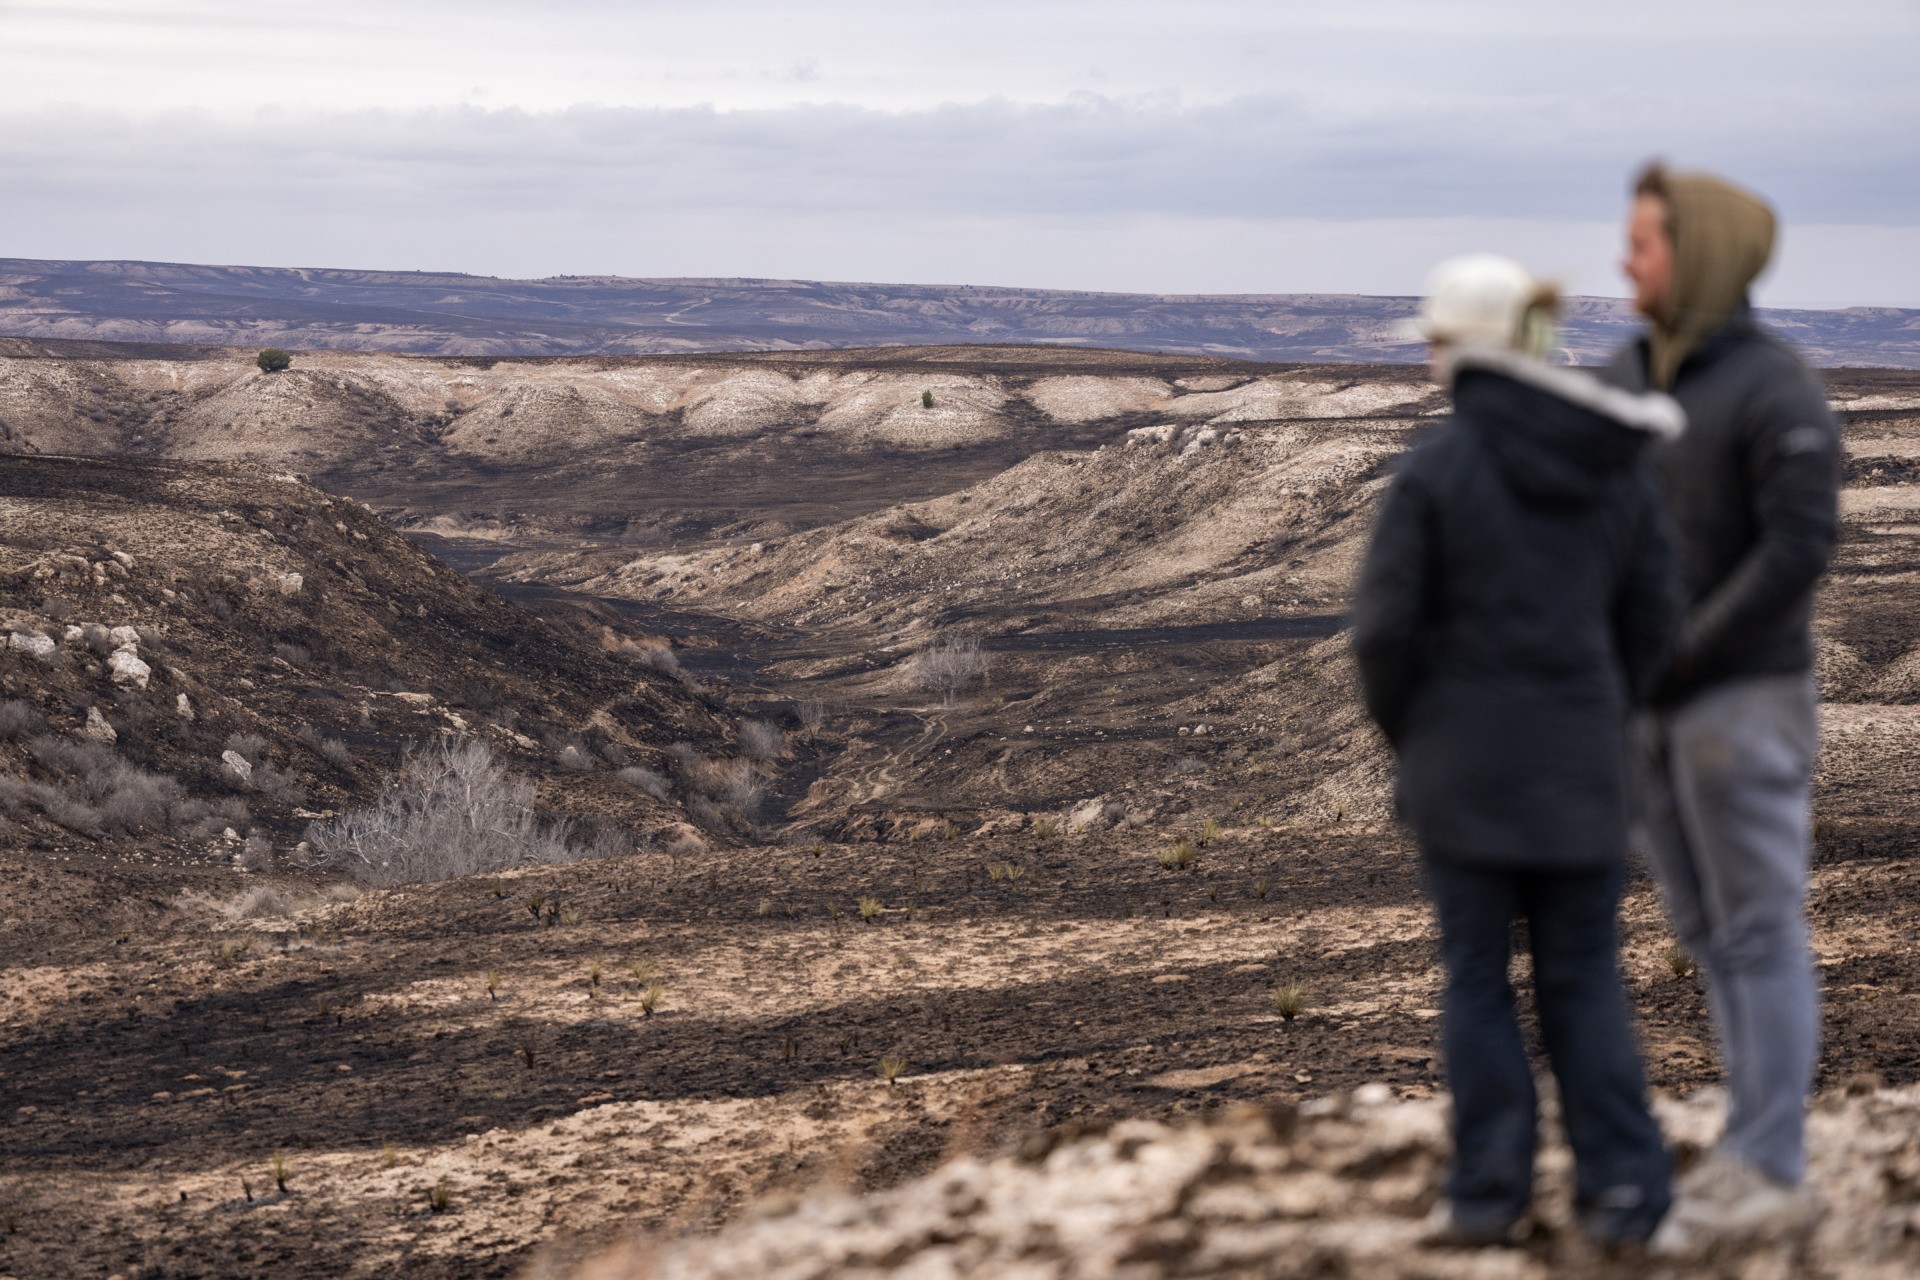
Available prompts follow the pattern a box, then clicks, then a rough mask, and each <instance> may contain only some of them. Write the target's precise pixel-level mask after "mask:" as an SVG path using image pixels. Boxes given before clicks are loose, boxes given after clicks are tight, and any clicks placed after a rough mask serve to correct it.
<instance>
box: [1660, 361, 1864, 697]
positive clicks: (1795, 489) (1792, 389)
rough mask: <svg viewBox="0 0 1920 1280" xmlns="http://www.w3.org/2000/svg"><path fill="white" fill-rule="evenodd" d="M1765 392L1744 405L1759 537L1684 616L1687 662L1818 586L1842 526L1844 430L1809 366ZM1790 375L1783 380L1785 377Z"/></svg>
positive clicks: (1682, 651)
mask: <svg viewBox="0 0 1920 1280" xmlns="http://www.w3.org/2000/svg"><path fill="white" fill-rule="evenodd" d="M1796 373H1798V376H1797V377H1795V378H1793V379H1792V380H1791V381H1787V382H1786V383H1785V385H1781V384H1780V383H1776V384H1775V385H1774V386H1772V387H1770V388H1768V389H1767V390H1766V391H1765V392H1763V393H1761V395H1760V397H1759V398H1758V399H1757V400H1756V401H1755V403H1754V405H1753V406H1752V408H1751V410H1750V411H1749V414H1748V422H1749V425H1748V430H1747V433H1746V440H1745V457H1744V460H1743V462H1744V466H1745V468H1746V473H1747V491H1748V492H1749V493H1751V494H1752V495H1753V511H1754V518H1755V522H1756V524H1757V525H1758V527H1759V538H1758V539H1757V540H1756V541H1755V542H1754V544H1753V546H1752V548H1751V549H1750V550H1748V552H1747V554H1746V555H1745V556H1744V557H1742V558H1741V560H1740V563H1739V564H1737V565H1736V566H1734V570H1733V572H1732V573H1730V574H1728V575H1727V577H1726V579H1725V580H1724V581H1722V582H1721V583H1720V585H1719V586H1717V587H1715V588H1714V589H1713V590H1712V591H1711V592H1709V593H1708V594H1707V596H1706V597H1705V598H1704V599H1702V600H1701V601H1700V602H1699V603H1697V604H1696V605H1695V606H1694V607H1693V610H1692V612H1691V613H1689V614H1688V616H1687V618H1686V620H1685V622H1684V623H1683V625H1682V628H1681V633H1680V642H1679V652H1678V655H1677V656H1678V660H1679V663H1680V666H1681V668H1682V671H1683V672H1684V671H1685V670H1686V669H1687V668H1689V667H1692V666H1694V665H1696V664H1698V663H1700V662H1704V661H1710V660H1711V659H1712V658H1713V657H1714V656H1715V654H1716V653H1717V652H1718V650H1719V649H1720V648H1721V647H1722V646H1723V645H1725V644H1727V643H1729V642H1733V643H1738V641H1739V638H1740V637H1741V636H1742V635H1743V634H1744V633H1746V632H1747V631H1748V630H1749V629H1750V628H1752V627H1755V626H1761V625H1764V624H1766V623H1768V622H1771V621H1773V620H1774V619H1775V618H1778V617H1779V616H1780V615H1782V614H1784V613H1786V612H1787V611H1788V610H1790V609H1792V608H1793V607H1794V606H1795V605H1796V604H1797V603H1799V602H1800V600H1801V599H1802V598H1804V597H1805V596H1806V595H1807V593H1808V592H1810V591H1812V590H1813V588H1814V586H1815V584H1816V583H1818V582H1819V581H1820V575H1821V574H1823V573H1825V572H1826V569H1827V564H1828V562H1829V561H1830V560H1831V559H1832V558H1833V547H1834V542H1835V541H1836V539H1837V537H1838V534H1839V510H1838V508H1839V484H1840V431H1839V427H1838V426H1837V425H1836V424H1835V422H1834V420H1833V414H1832V412H1831V411H1830V410H1829V409H1828V408H1827V402H1826V396H1825V395H1824V394H1823V393H1822V392H1821V390H1820V387H1819V385H1818V384H1817V383H1815V382H1814V380H1813V378H1812V377H1811V375H1808V374H1806V373H1805V372H1804V371H1799V370H1796ZM1783 381H1784V380H1783Z"/></svg>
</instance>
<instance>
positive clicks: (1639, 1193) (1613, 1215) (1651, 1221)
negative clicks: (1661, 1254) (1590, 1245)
mask: <svg viewBox="0 0 1920 1280" xmlns="http://www.w3.org/2000/svg"><path fill="white" fill-rule="evenodd" d="M1575 1214H1576V1216H1577V1217H1578V1219H1579V1222H1580V1234H1581V1235H1584V1236H1585V1237H1586V1238H1587V1239H1589V1240H1591V1241H1593V1242H1594V1243H1595V1244H1597V1245H1600V1246H1601V1247H1602V1248H1606V1249H1621V1248H1628V1247H1631V1246H1634V1245H1642V1244H1645V1243H1646V1242H1647V1238H1648V1237H1649V1236H1651V1235H1652V1234H1653V1233H1654V1230H1655V1228H1657V1227H1658V1226H1659V1225H1660V1220H1661V1218H1662V1216H1663V1212H1662V1211H1661V1210H1659V1209H1656V1208H1655V1207H1653V1206H1651V1205H1649V1203H1648V1196H1647V1193H1646V1191H1645V1190H1644V1189H1643V1188H1640V1187H1636V1186H1633V1185H1631V1184H1623V1185H1621V1186H1617V1187H1608V1188H1607V1189H1606V1190H1604V1191H1602V1192H1601V1193H1600V1194H1599V1195H1597V1196H1595V1197H1594V1198H1593V1200H1592V1202H1591V1203H1588V1204H1583V1205H1580V1206H1578V1207H1577V1209H1576V1210H1575Z"/></svg>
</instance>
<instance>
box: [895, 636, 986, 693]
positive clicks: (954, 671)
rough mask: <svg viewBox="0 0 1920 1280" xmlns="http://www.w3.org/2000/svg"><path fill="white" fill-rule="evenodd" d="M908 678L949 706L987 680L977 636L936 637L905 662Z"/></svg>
mask: <svg viewBox="0 0 1920 1280" xmlns="http://www.w3.org/2000/svg"><path fill="white" fill-rule="evenodd" d="M907 674H908V675H909V676H911V677H912V679H913V682H914V683H915V684H917V685H919V686H920V687H921V688H922V689H926V690H928V691H929V692H932V693H937V694H939V695H940V698H941V701H943V702H944V703H946V705H948V706H952V705H953V700H954V699H955V698H957V697H958V696H959V695H960V694H962V693H964V692H966V691H967V690H968V689H971V688H972V687H973V686H974V685H976V684H979V683H980V682H981V681H982V680H984V679H986V675H987V655H986V654H984V653H982V652H980V640H979V638H978V637H976V636H957V635H945V636H937V637H935V639H934V640H933V643H931V644H929V645H928V646H927V647H926V648H924V649H922V650H921V651H920V652H918V653H916V654H914V655H913V656H912V657H911V658H909V659H907Z"/></svg>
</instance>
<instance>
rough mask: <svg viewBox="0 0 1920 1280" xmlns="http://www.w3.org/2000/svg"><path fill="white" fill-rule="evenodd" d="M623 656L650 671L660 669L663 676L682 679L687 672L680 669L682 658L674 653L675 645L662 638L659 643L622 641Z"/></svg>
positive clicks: (621, 650)
mask: <svg viewBox="0 0 1920 1280" xmlns="http://www.w3.org/2000/svg"><path fill="white" fill-rule="evenodd" d="M620 653H621V656H623V657H625V658H629V659H631V660H632V661H634V662H637V663H639V664H640V665H641V666H643V667H646V668H647V669H648V670H650V671H658V672H659V673H660V674H661V675H663V676H671V677H673V678H674V679H676V680H678V679H682V678H684V676H685V674H686V673H685V672H683V671H681V669H680V659H679V657H678V656H677V655H676V654H675V653H674V651H673V646H672V645H670V644H668V643H667V642H666V641H664V640H662V641H660V642H659V643H658V644H636V643H634V642H633V641H631V640H622V641H621V642H620Z"/></svg>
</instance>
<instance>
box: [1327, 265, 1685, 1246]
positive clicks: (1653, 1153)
mask: <svg viewBox="0 0 1920 1280" xmlns="http://www.w3.org/2000/svg"><path fill="white" fill-rule="evenodd" d="M1551 306H1552V301H1551V293H1550V291H1545V290H1542V289H1541V288H1540V286H1538V285H1537V284H1536V283H1535V282H1534V281H1533V280H1532V279H1531V278H1530V277H1529V276H1528V275H1527V273H1526V272H1525V271H1524V270H1522V269H1521V268H1520V267H1519V266H1518V265H1517V264H1514V263H1512V262H1509V261H1507V260H1506V259H1503V258H1495V257H1490V256H1476V257H1473V258H1465V259H1455V260H1453V261H1451V262H1449V263H1446V264H1443V265H1442V267H1441V268H1440V269H1439V270H1438V271H1437V272H1436V273H1435V277H1434V283H1433V287H1432V289H1431V291H1430V296H1429V298H1428V300H1427V302H1426V304H1425V305H1424V308H1423V313H1422V324H1423V328H1424V330H1425V333H1426V336H1427V337H1428V339H1429V340H1430V341H1431V342H1432V343H1433V344H1434V359H1435V368H1436V371H1437V373H1438V375H1439V376H1440V378H1441V380H1442V381H1443V382H1448V383H1450V384H1451V385H1452V389H1453V399H1454V415H1453V417H1452V419H1451V420H1450V421H1448V422H1447V423H1446V424H1445V425H1443V426H1441V427H1440V428H1438V429H1437V430H1436V431H1435V432H1434V433H1433V434H1432V436H1431V438H1429V439H1428V440H1427V441H1426V442H1424V443H1423V444H1421V445H1420V446H1419V447H1418V448H1416V449H1415V450H1414V451H1413V452H1412V453H1410V454H1409V455H1408V456H1407V457H1406V458H1405V459H1404V460H1403V463H1402V465H1401V467H1400V469H1399V471H1398V474H1397V475H1396V476H1395V478H1394V481H1393V483H1392V485H1391V487H1390V488H1389V489H1388V492H1387V494H1386V498H1385V501H1384V504H1383V505H1382V507H1381V511H1380V517H1379V523H1378V525H1377V526H1376V528H1375V531H1374V536H1373V542H1372V545H1371V546H1370V547H1369V549H1368V553H1367V558H1366V563H1365V567H1364V568H1363V569H1362V571H1361V577H1360V583H1359V589H1358V592H1357V599H1356V602H1355V609H1354V618H1353V636H1354V641H1353V642H1354V651H1355V654H1356V656H1357V658H1358V661H1359V666H1360V675H1361V682H1362V685H1363V686H1364V690H1365V694H1366V702H1367V709H1368V711H1369V712H1370V713H1371V714H1372V715H1373V718H1374V719H1375V720H1376V721H1377V722H1378V723H1379V725H1380V728H1381V729H1382V730H1383V731H1384V732H1385V733H1386V736H1387V738H1388V739H1389V740H1390V741H1391V742H1392V744H1393V747H1394V750H1395V751H1396V753H1397V754H1398V756H1399V765H1400V770H1399V790H1398V799H1399V805H1400V811H1401V814H1402V816H1403V817H1404V818H1405V820H1406V821H1407V822H1408V824H1409V825H1410V826H1411V827H1412V828H1413V832H1414V835H1415V838H1416V839H1417V840H1418V842H1419V845H1420V850H1421V854H1422V859H1423V862H1424V864H1425V870H1426V877H1427V884H1428V888H1429V890H1430V892H1431V894H1432V896H1433V900H1434V906H1435V909H1436V914H1437V915H1438V918H1439V924H1440V934H1441V951H1442V955H1443V958H1444V960H1445V962H1446V970H1447V990H1446V1000H1445V1024H1444V1034H1445V1045H1446V1061H1447V1075H1448V1081H1449V1084H1450V1086H1451V1088H1452V1091H1453V1103H1454V1119H1453V1124H1454V1144H1455V1161H1454V1168H1453V1171H1452V1173H1451V1175H1450V1177H1449V1180H1448V1184H1447V1199H1446V1201H1445V1202H1444V1203H1443V1204H1442V1205H1441V1206H1440V1207H1439V1208H1438V1209H1437V1210H1436V1222H1435V1227H1436V1228H1437V1230H1438V1231H1439V1233H1440V1234H1442V1235H1444V1236H1448V1237H1451V1238H1454V1239H1458V1240H1462V1241H1495V1240H1501V1239H1506V1238H1510V1237H1511V1236H1513V1235H1514V1234H1515V1233H1516V1232H1517V1231H1518V1229H1519V1227H1520V1224H1521V1222H1522V1220H1523V1218H1524V1217H1525V1214H1526V1212H1527V1208H1528V1205H1529V1203H1530V1201H1531V1198H1532V1181H1533V1157H1534V1132H1535V1127H1536V1119H1535V1099H1534V1088H1533V1076H1532V1073H1531V1071H1530V1069H1529V1066H1528V1062H1527V1054H1526V1049H1525V1046H1524V1044H1523V1042H1522V1038H1521V1032H1520V1027H1519V1023H1518V1021H1517V1019H1516V1016H1515V1011H1514V996H1513V990H1512V988H1511V986H1510V984H1509V982H1508V977H1507V974H1508V962H1509V958H1510V955H1509V953H1510V947H1511V939H1512V937H1513V931H1512V924H1513V922H1514V921H1515V920H1523V921H1525V922H1526V925H1527V932H1526V937H1527V939H1528V944H1529V947H1530V950H1531V952H1532V957H1533V977H1534V988H1535V994H1536V1001H1537V1004H1538V1008H1539V1014H1540V1029H1541V1032H1542V1035H1543V1038H1544V1040H1545V1043H1546V1049H1547V1054H1548V1057H1549V1059H1550V1061H1551V1064H1552V1067H1553V1072H1554V1076H1555V1078H1556V1079H1557V1080H1558V1082H1559V1086H1560V1095H1561V1106H1562V1112H1563V1115H1564V1117H1565V1123H1566V1128H1567V1136H1568V1140H1569V1141H1570V1143H1571V1145H1572V1147H1573V1151H1574V1157H1575V1163H1576V1179H1575V1196H1576V1201H1577V1203H1576V1209H1577V1211H1578V1213H1579V1217H1580V1221H1581V1223H1582V1226H1583V1228H1584V1229H1585V1230H1586V1231H1587V1232H1588V1233H1589V1234H1590V1235H1592V1236H1594V1237H1596V1238H1598V1239H1600V1240H1602V1241H1605V1242H1608V1243H1621V1242H1627V1241H1636V1240H1644V1239H1645V1238H1646V1236H1648V1235H1649V1234H1651V1233H1652V1231H1653V1229H1654V1227H1655V1226H1657V1225H1658V1223H1659V1220H1660V1217H1661V1215H1662V1214H1664V1213H1665V1212H1666V1209H1667V1206H1668V1204H1669V1202H1670V1199H1671V1193H1670V1191H1669V1186H1668V1178H1669V1161H1668V1157H1667V1154H1666V1151H1665V1149H1664V1147H1663V1145H1662V1143H1661V1139H1660V1132H1659V1129H1658V1127H1657V1126H1656V1124H1655V1123H1654V1121H1653V1119H1652V1117H1651V1115H1650V1114H1649V1112H1648V1110H1647V1104H1646V1097H1645V1085H1644V1077H1643V1072H1642V1067H1641V1061H1640V1053H1639V1047H1638V1044H1637V1041H1636V1037H1635V1035H1634V1030H1633V1025H1632V1019H1631V1016H1630V1013H1629V1010H1628V1006H1627V1000H1626V993H1625V990H1624V988H1623V986H1622V983H1621V979H1620V973H1619V964H1618V955H1617V951H1618V939H1617V925H1616V913H1617V910H1618V907H1619V902H1620V895H1621V891H1622V888H1623V885H1624V882H1625V877H1626V848H1627V820H1628V818H1627V815H1628V795H1627V785H1628V784H1627V759H1628V757H1627V744H1626V734H1627V722H1628V716H1629V713H1630V711H1631V709H1632V707H1633V704H1634V703H1635V701H1636V700H1637V698H1638V695H1639V694H1640V693H1641V692H1642V691H1643V690H1644V688H1645V687H1646V685H1647V683H1648V682H1649V681H1650V680H1652V679H1653V678H1654V677H1655V676H1656V675H1657V674H1658V672H1659V670H1660V659H1661V657H1662V655H1663V653H1664V651H1665V649H1666V647H1667V644H1668V642H1669V639H1670V635H1671V628H1672V621H1673V605H1672V598H1671V589H1670V587H1669V580H1668V564H1667V553H1666V543H1665V540H1664V538H1663V536H1662V532H1661V524H1660V517H1659V515H1658V506H1657V501H1656V498H1655V496H1654V493H1653V491H1652V489H1651V488H1650V487H1649V485H1648V483H1647V481H1646V479H1645V478H1644V477H1643V475H1642V474H1641V470H1640V468H1639V467H1638V465H1637V459H1638V456H1639V454H1640V451H1641V447H1642V445H1643V444H1644V443H1646V441H1647V440H1648V439H1649V438H1650V437H1653V436H1670V435H1674V434H1677V433H1678V432H1679V431H1680V430H1681V429H1682V428H1683V427H1684V418H1683V416H1682V415H1681V413H1680V410H1679V408H1678V406H1677V405H1675V404H1674V403H1673V402H1672V401H1671V400H1668V399H1666V398H1665V397H1663V396H1637V395H1629V394H1625V393H1621V392H1617V391H1615V390H1613V389H1611V388H1607V387H1603V386H1601V385H1600V384H1599V383H1598V382H1596V381H1595V380H1593V379H1591V378H1589V377H1587V376H1585V375H1583V374H1580V373H1577V372H1574V371H1572V370H1569V369H1562V368H1555V367H1553V366H1551V365H1548V364H1546V363H1545V362H1544V361H1543V360H1541V359H1539V358H1538V356H1537V354H1535V353H1536V352H1537V351H1539V350H1542V349H1544V348H1545V346H1546V345H1547V344H1548V343H1550V342H1551V332H1552V326H1551Z"/></svg>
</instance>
